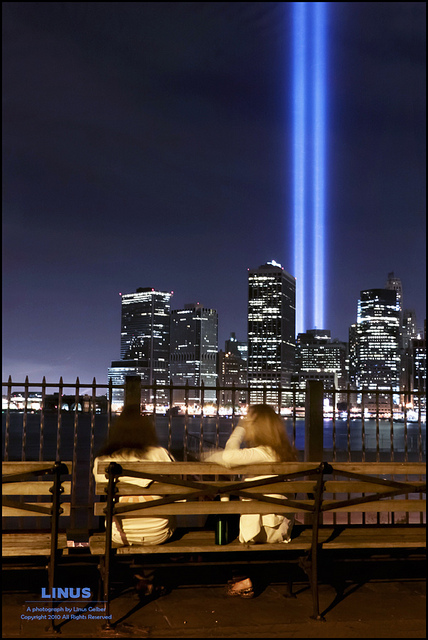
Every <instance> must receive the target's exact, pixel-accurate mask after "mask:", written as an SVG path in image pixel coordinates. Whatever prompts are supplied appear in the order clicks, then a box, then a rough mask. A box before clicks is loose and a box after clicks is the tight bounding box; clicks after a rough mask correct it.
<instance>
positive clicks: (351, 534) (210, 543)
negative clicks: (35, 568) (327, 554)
mask: <svg viewBox="0 0 428 640" xmlns="http://www.w3.org/2000/svg"><path fill="white" fill-rule="evenodd" d="M293 531H294V533H295V535H297V537H295V538H293V540H292V541H291V542H290V543H288V544H285V543H276V544H243V543H240V542H239V541H238V540H237V539H235V540H234V541H232V542H230V543H229V544H227V545H221V546H219V545H216V544H215V541H214V538H215V534H214V531H205V530H200V531H188V532H186V533H184V535H183V536H182V537H180V538H179V539H175V537H174V538H173V539H172V540H170V541H167V542H165V543H163V544H161V545H144V546H143V545H130V546H127V547H121V546H120V545H118V544H116V543H113V548H114V549H116V553H117V554H118V555H134V554H139V553H140V554H145V555H147V554H165V553H203V552H223V551H224V552H233V553H235V552H248V551H251V552H259V551H283V552H285V553H287V552H293V551H301V550H309V549H310V548H311V537H312V531H311V529H310V528H304V529H302V530H299V527H298V526H296V527H295V529H294V530H293ZM319 541H320V543H321V544H322V547H323V549H360V548H372V549H381V548H387V549H389V548H396V547H401V548H403V549H416V548H424V547H425V546H426V537H425V530H424V528H423V527H419V526H413V527H412V526H408V527H389V526H388V527H386V528H381V527H377V526H374V527H360V528H357V527H354V528H352V529H343V528H341V527H321V528H320V531H319ZM89 547H90V551H91V553H92V554H94V555H102V554H103V553H104V549H105V534H96V535H94V536H91V538H90V539H89Z"/></svg>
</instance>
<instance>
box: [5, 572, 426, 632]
mask: <svg viewBox="0 0 428 640" xmlns="http://www.w3.org/2000/svg"><path fill="white" fill-rule="evenodd" d="M422 564H424V563H423V562H422ZM177 570H178V568H177V569H176V571H177ZM182 571H184V572H185V574H186V577H187V580H186V579H185V574H184V573H183V574H181V576H182V578H183V579H182V580H180V579H178V580H175V583H174V584H173V586H172V587H171V589H170V591H169V592H168V593H167V594H166V595H164V596H161V597H158V598H157V599H153V600H151V601H150V600H149V601H146V603H145V604H144V606H143V605H142V603H141V602H140V600H139V599H138V598H137V597H136V594H135V592H134V590H133V589H132V588H131V587H129V588H127V589H125V590H123V589H121V590H119V591H118V595H117V596H116V597H115V598H114V599H113V601H112V605H111V613H112V615H113V620H114V621H115V622H118V624H117V626H116V628H115V630H114V631H110V632H106V631H103V630H102V623H101V622H100V621H97V620H92V619H91V620H90V619H88V617H87V615H88V614H87V613H86V614H84V615H83V616H82V618H83V619H73V620H68V621H67V620H64V621H63V622H62V623H61V628H60V630H61V635H60V636H59V637H64V638H68V637H73V638H82V637H86V638H97V637H109V636H111V637H139V638H425V637H426V586H425V580H424V579H423V575H422V574H423V571H416V572H414V574H413V577H412V576H410V577H406V578H404V577H403V576H395V577H393V576H389V577H388V576H386V577H385V576H383V577H381V578H376V576H373V575H371V576H370V579H368V578H367V576H361V575H359V576H358V575H356V576H355V577H354V578H353V577H352V576H351V579H350V580H347V581H346V583H345V584H344V591H343V593H340V591H339V592H338V591H337V590H336V588H335V587H334V586H333V585H332V584H328V583H326V582H322V583H321V584H320V592H319V598H320V611H321V612H322V613H323V614H324V617H325V621H324V622H323V621H317V620H312V619H311V618H310V615H311V612H312V598H311V592H310V590H309V587H308V584H307V582H304V581H300V582H298V583H297V584H295V585H294V593H295V594H296V596H297V597H296V598H286V597H285V593H286V588H285V584H284V582H281V581H280V580H277V579H275V580H274V581H272V582H269V581H268V582H265V583H264V584H260V589H259V593H257V595H256V597H255V598H254V599H251V600H245V599H242V598H227V597H226V596H225V582H226V580H224V579H223V578H224V575H225V574H224V573H223V574H220V575H218V576H217V580H216V581H215V582H213V581H212V580H211V581H210V578H212V577H213V571H212V567H210V568H205V569H204V570H203V573H202V574H200V575H199V576H198V577H197V580H198V584H194V583H192V580H191V579H190V578H189V575H188V570H187V569H183V570H182ZM33 573H34V572H33ZM37 573H39V572H37ZM351 573H352V572H351ZM405 573H407V572H405ZM201 575H202V576H205V578H206V579H205V580H204V579H201ZM26 579H27V582H25V579H24V582H22V586H21V588H19V589H18V588H15V589H14V590H12V589H10V588H9V590H7V591H4V592H3V622H2V626H3V629H2V631H3V634H2V637H3V638H16V637H36V638H39V637H49V636H50V635H51V634H50V633H48V632H46V631H45V627H46V621H45V620H42V621H37V620H26V619H21V616H22V615H26V611H27V609H28V607H29V606H30V607H31V606H35V605H37V604H40V590H39V589H38V587H37V586H36V584H35V583H34V582H32V584H31V587H29V586H28V578H26ZM193 582H194V581H193ZM3 588H5V585H3ZM32 601H33V604H31V602H32ZM34 601H36V602H35V604H34ZM37 601H38V602H37ZM75 615H78V613H76V614H75Z"/></svg>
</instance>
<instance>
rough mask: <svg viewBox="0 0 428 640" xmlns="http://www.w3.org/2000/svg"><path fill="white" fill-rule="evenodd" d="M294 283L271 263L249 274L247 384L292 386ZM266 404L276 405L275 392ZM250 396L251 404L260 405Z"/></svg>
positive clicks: (256, 396)
mask: <svg viewBox="0 0 428 640" xmlns="http://www.w3.org/2000/svg"><path fill="white" fill-rule="evenodd" d="M295 299H296V279H295V278H294V277H293V276H291V275H290V274H289V273H287V272H286V271H284V269H283V268H282V267H281V265H280V264H278V263H277V262H275V261H274V260H272V261H271V262H268V263H266V264H264V265H261V266H260V267H259V268H258V269H250V270H249V273H248V382H249V383H250V385H254V384H260V383H261V384H266V388H267V389H269V388H272V387H277V386H278V385H279V384H280V383H281V384H282V385H287V384H289V383H290V382H291V375H292V373H293V370H294V350H295V338H294V336H295V322H296V302H295ZM266 397H267V400H268V401H269V400H270V401H274V402H277V399H278V394H277V393H276V392H275V391H272V392H269V391H268V392H267V396H266ZM262 398H263V395H262V392H253V393H251V396H250V402H260V401H262Z"/></svg>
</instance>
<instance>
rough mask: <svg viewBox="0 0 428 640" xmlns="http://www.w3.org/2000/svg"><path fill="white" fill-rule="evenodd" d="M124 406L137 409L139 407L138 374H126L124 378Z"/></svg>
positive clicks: (139, 388) (139, 379)
mask: <svg viewBox="0 0 428 640" xmlns="http://www.w3.org/2000/svg"><path fill="white" fill-rule="evenodd" d="M124 406H125V407H133V408H135V409H138V413H140V410H141V409H140V407H141V378H140V376H126V378H125V402H124Z"/></svg>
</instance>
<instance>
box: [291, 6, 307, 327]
mask: <svg viewBox="0 0 428 640" xmlns="http://www.w3.org/2000/svg"><path fill="white" fill-rule="evenodd" d="M292 7H293V8H292V10H293V221H294V237H293V239H294V275H295V278H296V333H302V332H303V331H304V326H305V318H304V296H305V256H304V245H305V242H304V240H305V237H304V232H305V119H306V108H305V106H306V105H305V67H306V24H305V22H306V3H305V2H293V3H292Z"/></svg>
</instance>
